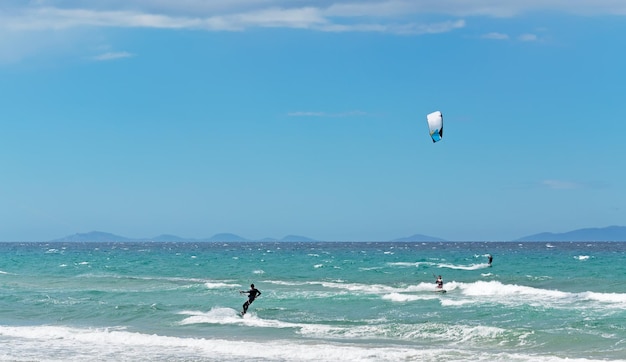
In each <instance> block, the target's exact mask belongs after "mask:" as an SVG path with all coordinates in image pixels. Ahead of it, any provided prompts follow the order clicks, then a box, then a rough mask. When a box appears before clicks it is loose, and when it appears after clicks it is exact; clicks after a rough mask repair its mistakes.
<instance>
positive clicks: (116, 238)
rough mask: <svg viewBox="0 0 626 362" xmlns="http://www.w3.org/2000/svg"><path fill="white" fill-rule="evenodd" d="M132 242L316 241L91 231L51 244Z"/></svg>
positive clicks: (301, 238) (295, 236) (290, 238)
mask: <svg viewBox="0 0 626 362" xmlns="http://www.w3.org/2000/svg"><path fill="white" fill-rule="evenodd" d="M130 241H157V242H245V241H268V242H269V241H297V242H307V241H316V240H313V239H311V238H307V237H305V236H298V235H287V236H285V237H283V238H282V239H276V238H265V239H262V240H250V239H246V238H244V237H241V236H239V235H235V234H230V233H220V234H215V235H213V236H211V237H210V238H201V239H193V238H182V237H180V236H176V235H169V234H163V235H159V236H155V237H153V238H136V239H133V238H127V237H125V236H120V235H115V234H111V233H106V232H102V231H91V232H88V233H77V234H74V235H68V236H66V237H63V238H60V239H55V240H51V242H130Z"/></svg>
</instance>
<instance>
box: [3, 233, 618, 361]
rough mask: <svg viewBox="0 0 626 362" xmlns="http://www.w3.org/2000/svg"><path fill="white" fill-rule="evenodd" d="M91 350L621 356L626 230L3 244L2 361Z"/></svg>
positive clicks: (80, 357)
mask: <svg viewBox="0 0 626 362" xmlns="http://www.w3.org/2000/svg"><path fill="white" fill-rule="evenodd" d="M488 254H491V255H493V258H494V259H493V264H492V266H489V265H488V264H487V255H488ZM435 275H441V276H442V277H443V280H444V289H446V290H447V293H437V292H435V290H436V289H435V283H434V282H435V277H434V276H435ZM251 283H254V284H255V286H256V287H257V288H258V289H259V290H260V291H261V292H262V295H261V296H260V297H259V298H257V300H256V301H255V302H254V303H253V304H252V305H251V306H250V309H249V310H248V313H247V314H246V315H245V316H244V317H241V316H240V315H239V314H238V313H239V312H240V311H241V309H242V304H243V303H244V301H245V300H246V295H245V294H240V293H239V291H240V290H248V289H249V285H250V284H251ZM85 360H89V361H241V360H245V361H247V362H250V361H626V243H620V242H572V243H569V242H568V243H539V242H523V243H518V242H443V243H439V242H437V243H435V242H429V243H421V242H414V243H404V242H403V243H396V242H352V243H345V242H319V243H318V242H305V243H288V242H267V243H266V242H255V243H159V242H142V243H0V361H85Z"/></svg>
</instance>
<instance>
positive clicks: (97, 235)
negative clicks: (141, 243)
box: [52, 231, 133, 243]
mask: <svg viewBox="0 0 626 362" xmlns="http://www.w3.org/2000/svg"><path fill="white" fill-rule="evenodd" d="M52 241H53V242H99V243H106V242H123V241H133V240H132V239H129V238H126V237H123V236H119V235H115V234H111V233H104V232H101V231H91V232H88V233H77V234H74V235H68V236H66V237H64V238H60V239H56V240H52Z"/></svg>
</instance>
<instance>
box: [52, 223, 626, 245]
mask: <svg viewBox="0 0 626 362" xmlns="http://www.w3.org/2000/svg"><path fill="white" fill-rule="evenodd" d="M51 241H52V242H130V241H158V242H246V241H248V242H250V241H264V242H272V241H281V242H285V241H291V242H312V241H320V240H315V239H311V238H308V237H305V236H299V235H287V236H285V237H283V238H282V239H277V238H264V239H260V240H250V239H246V238H244V237H241V236H239V235H235V234H230V233H221V234H215V235H213V236H211V237H210V238H201V239H192V238H182V237H179V236H176V235H167V234H164V235H159V236H155V237H153V238H138V239H132V238H127V237H124V236H119V235H115V234H111V233H106V232H101V231H92V232H88V233H78V234H74V235H69V236H66V237H63V238H60V239H56V240H51ZM390 241H395V242H431V241H432V242H444V241H446V240H444V239H441V238H437V237H434V236H428V235H422V234H415V235H411V236H407V237H402V238H398V239H393V240H390ZM503 241H505V240H503ZM512 241H544V242H545V241H626V226H608V227H605V228H586V229H578V230H574V231H568V232H565V233H548V232H545V233H539V234H534V235H529V236H525V237H523V238H519V239H516V240H512Z"/></svg>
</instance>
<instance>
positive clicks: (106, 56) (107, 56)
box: [91, 52, 135, 61]
mask: <svg viewBox="0 0 626 362" xmlns="http://www.w3.org/2000/svg"><path fill="white" fill-rule="evenodd" d="M134 56H135V54H132V53H129V52H107V53H103V54H99V55H96V56H94V57H92V58H91V59H93V60H97V61H106V60H115V59H122V58H131V57H134Z"/></svg>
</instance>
